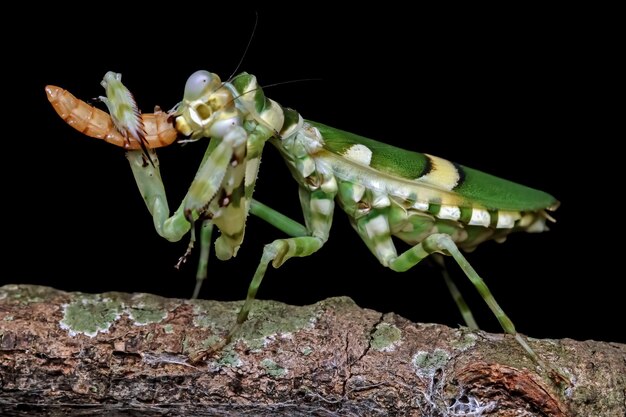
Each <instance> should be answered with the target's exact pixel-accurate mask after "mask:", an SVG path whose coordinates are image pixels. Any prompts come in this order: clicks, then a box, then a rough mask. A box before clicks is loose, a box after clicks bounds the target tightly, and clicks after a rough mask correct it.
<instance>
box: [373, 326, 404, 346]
mask: <svg viewBox="0 0 626 417" xmlns="http://www.w3.org/2000/svg"><path fill="white" fill-rule="evenodd" d="M401 339H402V331H401V330H400V329H398V328H397V327H396V326H394V325H393V324H389V323H380V324H378V326H376V330H374V332H373V333H372V335H371V338H370V347H371V348H372V349H374V350H378V351H381V352H391V351H393V350H394V349H395V347H396V346H397V345H398V344H399V343H400V340H401Z"/></svg>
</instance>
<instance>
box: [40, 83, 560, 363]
mask: <svg viewBox="0 0 626 417" xmlns="http://www.w3.org/2000/svg"><path fill="white" fill-rule="evenodd" d="M107 77H109V78H111V77H113V78H112V79H115V80H117V81H118V83H116V84H115V87H114V88H112V87H111V84H110V83H109V84H108V88H107V96H108V103H107V105H108V106H109V108H111V107H112V106H113V107H115V108H117V109H120V108H122V107H123V106H122V105H126V106H125V107H124V108H126V109H127V110H126V112H122V113H121V114H116V113H112V114H111V115H110V117H109V116H108V115H107V114H106V113H104V112H101V111H99V110H98V111H97V110H90V109H92V108H91V106H88V105H87V104H85V103H84V102H82V101H80V100H78V99H76V98H75V97H73V96H72V95H71V94H69V93H68V92H66V91H65V90H62V89H60V88H58V87H53V86H48V87H47V88H46V91H47V94H48V98H49V99H50V101H51V102H52V104H53V105H54V107H55V109H56V110H57V112H58V113H59V114H60V115H61V116H62V117H63V118H64V119H65V120H66V121H67V122H68V123H70V124H71V125H72V126H73V127H75V128H77V129H78V130H80V131H82V132H84V133H85V134H87V135H88V136H92V137H97V138H100V139H104V140H106V141H107V142H110V143H113V144H115V145H117V146H121V147H124V148H125V149H126V150H127V152H126V156H127V159H128V161H129V163H130V166H131V169H132V172H133V175H134V177H135V181H136V182H137V185H138V187H139V191H140V193H141V195H142V197H143V199H144V201H145V203H146V205H147V207H148V210H149V211H150V213H151V215H152V217H153V221H154V226H155V228H156V231H157V232H158V233H159V235H161V236H162V237H164V238H166V239H167V240H170V241H178V240H180V239H181V238H182V237H183V236H184V235H186V234H187V233H189V232H190V234H191V238H190V244H189V250H188V252H189V251H191V249H192V248H193V246H194V245H195V243H196V241H197V240H198V241H199V246H200V251H201V256H200V262H199V266H198V272H197V284H196V289H195V291H194V296H197V294H198V291H199V289H200V285H201V283H202V281H203V280H204V279H205V278H206V276H207V269H208V267H207V264H208V259H209V256H210V247H211V246H210V245H211V241H212V231H213V228H214V227H217V229H218V230H219V231H220V232H221V234H220V236H219V237H218V238H217V239H216V240H215V255H216V256H217V258H218V259H220V260H227V259H230V258H231V257H233V256H235V255H236V254H237V251H238V249H239V247H240V245H241V244H242V242H243V239H244V232H245V226H246V218H247V216H248V214H253V215H255V216H258V217H260V218H261V219H263V220H265V221H267V222H268V223H270V224H271V225H273V226H274V227H276V228H278V229H280V230H281V231H283V232H284V233H285V234H286V235H287V236H288V237H287V238H284V239H277V240H274V241H273V242H271V243H268V244H267V245H265V247H264V249H263V253H262V255H261V260H260V262H259V264H258V266H257V269H256V272H255V273H254V276H253V278H252V281H251V283H250V285H249V288H248V294H247V298H246V301H245V303H244V304H243V306H242V308H241V310H240V311H239V314H238V317H237V325H236V326H235V327H234V328H233V330H232V331H231V332H230V334H229V335H228V337H227V338H225V343H226V342H228V341H229V339H230V337H232V335H233V333H234V331H235V330H236V329H237V326H239V325H240V324H241V323H243V322H244V321H245V320H246V318H247V317H248V314H249V312H250V309H251V307H252V301H253V300H254V298H255V296H256V292H257V290H258V288H259V285H260V284H261V281H262V280H263V277H264V276H265V272H266V269H267V267H268V265H269V264H270V263H272V265H273V266H274V267H275V268H278V267H280V266H281V265H282V264H283V263H284V262H286V261H287V260H288V259H290V258H292V257H306V256H309V255H312V254H314V253H315V252H317V251H318V250H320V249H321V248H322V247H323V246H324V243H325V242H326V241H327V239H328V237H329V231H330V227H331V221H332V218H333V213H334V209H335V204H337V205H338V206H339V207H340V208H341V209H342V210H343V211H344V212H345V213H346V214H347V215H348V218H349V220H350V222H351V224H352V226H353V228H354V230H355V231H356V232H357V234H358V235H359V236H360V237H361V239H362V240H363V241H364V242H365V244H366V245H367V247H368V248H369V249H370V251H371V252H372V253H373V254H374V256H375V257H376V258H377V259H378V260H379V261H380V263H381V264H382V265H383V266H386V267H388V268H390V269H392V270H394V271H398V272H402V271H407V270H409V269H411V268H413V267H414V266H415V265H416V264H418V263H419V262H420V261H422V260H423V259H425V258H427V257H429V256H430V255H433V254H443V255H449V256H451V257H452V258H453V259H454V260H455V261H456V262H457V263H458V265H459V266H460V267H461V269H462V270H463V271H464V273H465V274H466V275H467V277H468V278H469V279H470V281H471V282H472V284H473V285H474V286H475V287H476V289H477V290H478V292H479V293H480V295H481V296H482V298H483V299H484V300H485V302H486V303H487V305H488V306H489V308H490V309H491V311H492V312H493V313H494V315H495V316H496V318H497V319H498V321H499V322H500V324H501V326H502V328H503V329H504V330H505V332H507V333H509V334H512V335H514V336H515V338H516V339H517V340H518V342H519V343H520V344H521V345H522V346H523V347H524V349H525V350H526V352H527V353H528V354H529V355H530V356H531V357H532V358H533V359H534V360H535V361H537V362H538V363H540V364H542V362H541V360H540V359H539V358H538V357H537V355H536V354H535V353H534V352H533V350H532V349H531V348H530V346H528V344H527V343H526V341H525V339H524V338H522V337H521V336H520V335H519V334H518V333H517V331H516V330H515V327H514V325H513V323H512V322H511V320H510V319H509V318H508V316H507V315H506V314H505V313H504V311H503V310H502V309H501V308H500V306H499V305H498V303H497V302H496V301H495V299H494V297H493V296H492V294H491V292H490V290H489V289H488V287H487V285H486V284H485V282H484V281H483V280H482V278H481V277H480V276H479V275H478V274H477V273H476V271H475V270H474V269H473V268H472V266H471V265H470V264H469V263H468V262H467V260H466V258H465V257H464V255H463V254H462V253H461V250H460V249H462V250H472V249H474V248H475V247H476V246H478V245H479V244H480V243H482V242H484V241H486V240H496V241H499V242H501V241H504V240H505V238H506V237H507V236H508V235H509V234H510V233H511V232H514V231H525V232H542V231H544V230H546V229H547V228H546V225H545V223H546V220H552V218H551V217H550V216H549V215H548V213H547V211H550V210H554V209H556V207H557V206H558V201H557V200H556V199H555V198H554V197H552V196H551V195H549V194H547V193H544V192H542V191H538V190H534V189H531V188H528V187H525V186H522V185H519V184H516V183H512V182H510V181H506V180H503V179H500V178H496V177H494V176H491V175H488V174H485V173H483V172H480V171H476V170H473V169H471V168H467V167H464V166H461V165H458V164H455V163H452V162H449V161H447V160H445V159H442V158H439V157H436V156H433V155H427V154H421V153H417V152H411V151H407V150H403V149H400V148H396V147H394V146H391V145H387V144H384V143H381V142H377V141H374V140H371V139H367V138H364V137H362V136H358V135H355V134H352V133H348V132H345V131H341V130H338V129H334V128H331V127H329V126H326V125H323V124H320V123H317V122H312V121H307V120H304V119H303V118H302V117H301V116H300V114H299V113H297V112H296V111H294V110H292V109H289V108H285V107H282V106H281V105H279V104H278V103H276V102H275V101H273V100H271V99H269V98H267V97H265V95H264V92H263V90H262V88H261V87H260V86H259V85H258V83H257V80H256V78H255V77H254V76H252V75H250V74H247V73H241V74H239V75H237V76H235V77H233V78H232V79H230V80H228V81H225V82H222V81H221V80H220V78H219V77H218V76H217V75H216V74H213V73H210V72H207V71H197V72H195V73H194V74H192V75H191V76H190V77H189V79H188V80H187V83H186V85H185V89H184V96H183V100H182V101H181V102H180V103H179V104H178V105H177V106H175V108H174V109H172V110H171V111H170V112H169V113H168V114H165V113H163V112H156V113H155V114H144V115H140V114H139V112H138V111H137V109H136V107H135V106H134V101H132V103H131V100H130V99H128V100H127V99H125V98H124V97H131V99H132V96H131V95H130V94H126V92H127V90H125V87H124V86H123V85H122V84H121V77H119V76H117V75H116V74H114V73H108V74H107ZM119 90H122V91H121V92H123V93H124V94H121V93H120V91H119ZM131 104H132V105H131ZM133 124H141V125H142V126H143V127H144V129H145V135H143V137H139V136H138V135H136V134H133V133H132V131H133V130H132V129H130V128H129V126H130V125H133ZM124 132H126V134H125V135H121V136H120V133H124ZM128 132H130V134H129V133H128ZM177 136H180V137H183V139H182V140H181V141H183V142H189V141H197V140H200V139H202V138H210V142H209V145H208V149H207V151H206V153H205V155H204V158H203V160H202V162H201V164H200V167H199V169H198V171H197V174H196V176H195V178H194V180H193V182H192V184H191V186H190V188H189V190H188V192H187V195H186V196H185V198H184V199H183V201H182V203H181V205H180V206H179V207H178V209H177V210H176V211H175V212H174V214H172V215H171V216H170V210H169V207H168V203H167V198H166V194H165V189H164V186H163V183H162V181H161V176H160V171H159V163H158V159H157V157H156V151H155V150H154V148H157V147H160V146H167V145H169V144H171V143H172V142H174V140H175V139H176V137H177ZM266 142H269V143H271V144H272V145H273V146H274V147H275V148H276V149H277V150H278V152H279V153H280V155H281V156H282V157H283V159H284V160H285V162H286V163H287V166H288V168H289V170H290V171H291V174H292V176H293V178H294V179H295V181H296V182H297V183H298V185H299V196H300V202H301V207H302V212H303V215H304V224H300V223H298V222H296V221H294V220H292V219H290V218H288V217H286V216H284V215H282V214H281V213H279V212H278V211H276V210H274V209H272V208H270V207H268V206H266V205H264V204H262V203H261V202H258V201H256V200H254V199H253V193H254V186H255V183H256V179H257V175H258V168H259V162H260V159H261V156H262V153H263V150H264V146H265V143H266ZM142 144H144V145H145V146H144V148H143V149H140V148H141V147H142ZM148 161H153V162H154V163H153V164H151V163H148ZM196 222H200V223H201V227H200V233H199V236H196V233H195V227H194V226H195V223H196ZM392 237H394V238H397V239H400V240H402V241H404V242H406V243H407V244H408V245H410V248H409V249H408V250H406V251H404V252H401V253H398V251H397V250H396V246H395V244H394V242H393V241H392ZM185 256H186V255H185ZM185 256H183V260H184V259H185ZM437 256H439V255H437ZM448 284H449V286H450V289H451V291H452V292H453V295H454V297H455V301H456V302H457V305H458V307H459V309H460V310H461V312H462V314H463V317H464V319H465V320H466V323H467V324H468V326H469V327H471V328H477V326H476V323H475V321H474V319H473V317H472V314H471V312H470V311H469V309H468V308H467V306H466V304H465V302H464V301H463V299H462V297H460V294H459V293H458V291H457V290H456V287H455V286H454V284H452V283H451V282H449V283H448ZM203 356H204V352H201V353H199V354H198V355H195V357H194V359H195V360H199V359H202V357H203ZM544 366H545V365H544Z"/></svg>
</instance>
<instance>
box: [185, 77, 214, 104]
mask: <svg viewBox="0 0 626 417" xmlns="http://www.w3.org/2000/svg"><path fill="white" fill-rule="evenodd" d="M219 83H220V79H219V77H218V76H216V75H215V74H211V73H210V72H208V71H204V70H201V71H196V72H194V73H193V74H191V76H190V77H189V78H188V79H187V83H186V84H185V96H184V98H185V100H190V101H193V100H197V99H199V98H201V97H202V96H204V95H205V94H206V93H207V92H210V91H211V90H212V89H213V88H214V86H215V85H219Z"/></svg>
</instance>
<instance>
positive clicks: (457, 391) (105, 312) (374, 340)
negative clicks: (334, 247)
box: [0, 285, 626, 416]
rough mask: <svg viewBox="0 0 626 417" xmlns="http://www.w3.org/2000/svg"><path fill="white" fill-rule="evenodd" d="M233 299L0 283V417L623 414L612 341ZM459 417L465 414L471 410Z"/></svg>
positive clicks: (620, 360)
mask: <svg viewBox="0 0 626 417" xmlns="http://www.w3.org/2000/svg"><path fill="white" fill-rule="evenodd" d="M240 305H241V303H239V302H216V301H188V300H178V299H166V298H162V297H158V296H154V295H149V294H126V293H105V294H97V295H92V294H82V293H66V292H62V291H58V290H55V289H52V288H48V287H37V286H26V285H21V286H17V285H7V286H4V287H0V387H1V390H0V415H3V416H4V415H33V414H36V413H38V412H41V413H45V414H46V415H75V416H78V415H93V414H95V413H99V412H102V413H104V412H106V413H107V414H109V415H124V416H131V415H132V416H148V415H150V416H158V415H189V414H193V415H197V416H208V415H212V416H221V415H257V416H264V415H272V416H282V415H289V416H305V415H306V416H311V415H314V416H352V415H354V416H389V415H398V416H405V415H407V416H457V415H464V416H469V415H471V416H492V415H497V416H514V415H515V416H570V415H571V416H623V415H624V414H626V345H623V344H617V343H602V342H594V341H586V342H578V341H574V340H570V339H563V340H535V339H531V340H530V344H531V346H532V348H533V349H534V350H535V351H536V352H537V353H538V354H539V355H540V357H541V358H542V359H543V360H544V361H547V362H549V363H550V364H552V365H553V366H555V367H556V368H558V369H559V370H560V371H561V372H562V373H563V374H564V375H566V376H568V377H569V378H570V379H571V381H572V384H571V386H565V387H563V386H561V387H559V386H557V385H556V384H555V383H554V382H553V381H552V380H551V379H550V378H549V377H548V375H547V374H546V373H545V372H544V371H542V370H540V369H538V368H537V366H536V365H535V364H534V363H533V362H532V361H531V360H530V359H529V358H528V357H527V356H526V355H525V354H524V352H523V350H522V349H521V348H520V346H519V345H518V344H517V343H516V342H515V340H514V339H513V338H512V337H510V336H505V335H500V334H489V333H485V332H472V331H469V330H467V329H464V328H461V329H451V328H449V327H446V326H441V325H434V324H417V323H411V322H409V321H408V320H405V319H404V318H402V317H400V316H397V315H395V314H382V313H378V312H375V311H372V310H367V309H361V308H359V307H358V306H356V305H355V304H354V303H353V302H352V301H351V300H350V299H347V298H334V299H328V300H325V301H322V302H319V303H317V304H314V305H311V306H305V307H294V306H289V305H285V304H281V303H277V302H271V301H258V302H257V303H256V304H255V307H254V308H253V310H252V313H251V317H250V320H249V321H247V322H246V323H245V324H244V326H243V327H242V329H241V331H240V333H239V334H238V336H237V337H236V338H235V339H236V340H235V341H234V342H233V343H231V344H230V345H228V346H227V347H226V348H224V349H223V350H222V351H220V352H218V353H217V354H216V355H214V356H213V357H211V358H210V359H209V360H207V361H206V362H204V363H202V364H200V365H191V364H189V363H188V362H187V360H186V359H187V356H188V355H189V354H190V353H193V352H195V351H197V350H199V349H202V348H205V347H207V346H211V345H213V344H214V343H216V342H219V341H220V340H221V338H222V337H223V335H224V334H226V332H227V331H228V330H229V329H230V326H231V325H232V323H233V321H234V318H235V316H236V312H237V310H238V308H239V306H240ZM472 413H473V414H472Z"/></svg>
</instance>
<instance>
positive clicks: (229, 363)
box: [217, 348, 243, 368]
mask: <svg viewBox="0 0 626 417" xmlns="http://www.w3.org/2000/svg"><path fill="white" fill-rule="evenodd" d="M217 365H218V366H219V367H220V368H221V367H229V368H239V367H240V366H241V365H243V361H242V360H241V358H240V357H239V355H237V352H235V351H234V350H232V349H230V348H227V349H224V350H223V351H222V352H221V357H220V358H219V360H218V361H217Z"/></svg>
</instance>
